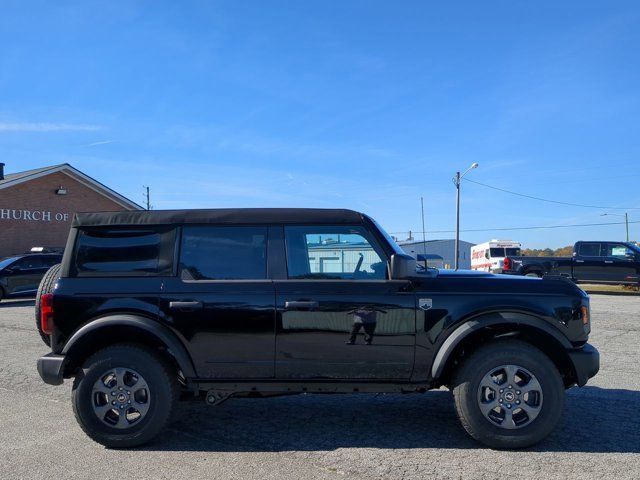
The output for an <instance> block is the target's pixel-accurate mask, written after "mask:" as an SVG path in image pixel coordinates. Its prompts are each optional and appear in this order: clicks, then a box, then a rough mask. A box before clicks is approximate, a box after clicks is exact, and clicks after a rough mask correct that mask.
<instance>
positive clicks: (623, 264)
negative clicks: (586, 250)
mask: <svg viewBox="0 0 640 480" xmlns="http://www.w3.org/2000/svg"><path fill="white" fill-rule="evenodd" d="M604 256H605V258H604V261H605V267H606V268H605V273H606V280H607V281H608V282H620V283H623V282H624V283H626V282H633V283H638V282H639V281H640V261H638V258H637V253H636V252H634V251H633V250H631V249H630V248H629V247H627V246H626V245H625V244H624V243H613V242H611V243H607V244H606V247H605V252H604Z"/></svg>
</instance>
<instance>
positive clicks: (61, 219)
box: [0, 163, 142, 258]
mask: <svg viewBox="0 0 640 480" xmlns="http://www.w3.org/2000/svg"><path fill="white" fill-rule="evenodd" d="M140 209H142V207H140V205H137V204H135V203H134V202H132V201H131V200H129V199H127V198H125V197H123V196H122V195H120V194H118V193H117V192H115V191H113V190H111V189H110V188H108V187H106V186H105V185H103V184H101V183H100V182H98V181H96V180H94V179H93V178H91V177H89V176H88V175H85V174H84V173H82V172H81V171H79V170H77V169H75V168H73V167H72V166H71V165H69V164H67V163H65V164H62V165H54V166H51V167H44V168H38V169H35V170H28V171H26V172H18V173H11V174H5V173H4V164H3V163H0V258H2V257H5V256H8V255H12V254H16V253H24V252H27V251H29V249H31V247H34V246H38V247H60V248H62V247H64V245H65V243H66V240H67V235H68V233H69V226H70V225H71V220H72V219H73V214H74V213H76V212H97V211H117V210H140Z"/></svg>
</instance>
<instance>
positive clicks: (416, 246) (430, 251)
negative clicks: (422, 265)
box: [399, 239, 474, 270]
mask: <svg viewBox="0 0 640 480" xmlns="http://www.w3.org/2000/svg"><path fill="white" fill-rule="evenodd" d="M425 243H426V252H425ZM455 243H456V242H455V240H453V239H451V240H427V241H426V242H422V240H420V241H416V240H413V241H410V242H407V241H405V242H402V241H401V242H399V245H400V247H401V248H402V249H403V250H404V251H405V252H406V253H408V254H409V255H411V256H412V257H414V258H418V255H425V254H426V255H427V264H428V265H429V266H430V267H436V268H453V266H454V264H455ZM473 246H474V244H473V243H470V242H465V241H463V240H460V259H459V268H461V269H466V270H468V269H470V268H471V247H473ZM437 257H440V258H437ZM440 259H441V260H440Z"/></svg>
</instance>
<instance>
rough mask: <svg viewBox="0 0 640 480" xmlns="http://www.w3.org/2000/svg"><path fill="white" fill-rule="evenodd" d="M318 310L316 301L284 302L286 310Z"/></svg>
mask: <svg viewBox="0 0 640 480" xmlns="http://www.w3.org/2000/svg"><path fill="white" fill-rule="evenodd" d="M316 308H318V302H314V301H293V302H284V309H285V310H315V309H316Z"/></svg>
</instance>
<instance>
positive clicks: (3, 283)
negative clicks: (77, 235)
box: [0, 253, 62, 301]
mask: <svg viewBox="0 0 640 480" xmlns="http://www.w3.org/2000/svg"><path fill="white" fill-rule="evenodd" d="M61 259H62V254H61V253H26V254H23V255H14V256H11V257H7V258H3V259H0V301H2V299H3V298H11V297H21V296H25V295H35V293H36V290H38V285H39V284H40V280H42V277H43V276H44V274H45V273H47V270H49V269H50V268H51V267H52V266H53V265H55V264H57V263H60V260H61Z"/></svg>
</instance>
